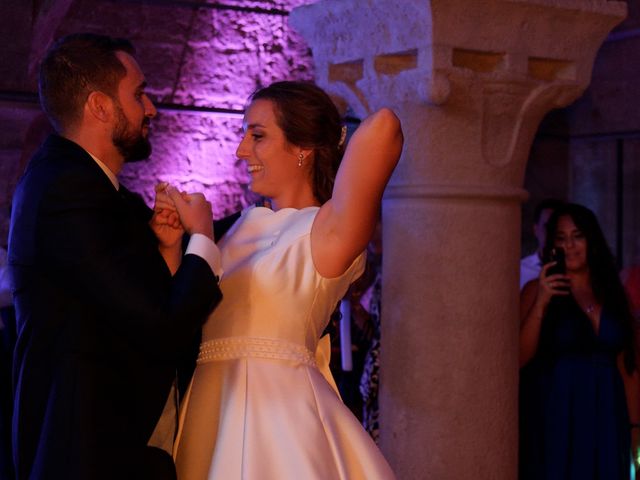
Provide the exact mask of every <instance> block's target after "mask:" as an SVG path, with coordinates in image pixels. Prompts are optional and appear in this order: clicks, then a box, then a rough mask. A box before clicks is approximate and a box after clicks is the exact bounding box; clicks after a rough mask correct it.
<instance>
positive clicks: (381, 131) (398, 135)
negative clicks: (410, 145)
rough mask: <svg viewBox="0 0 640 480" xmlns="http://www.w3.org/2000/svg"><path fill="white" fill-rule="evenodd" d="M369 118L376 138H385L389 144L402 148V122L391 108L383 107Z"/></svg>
mask: <svg viewBox="0 0 640 480" xmlns="http://www.w3.org/2000/svg"><path fill="white" fill-rule="evenodd" d="M369 118H370V125H371V130H372V131H374V132H375V134H376V136H377V137H378V138H387V139H388V141H389V143H390V144H391V145H393V146H397V147H398V148H399V149H401V148H402V145H403V143H404V135H403V133H402V124H401V123H400V119H399V118H398V116H397V115H396V113H395V112H394V111H393V110H391V109H390V108H386V107H384V108H381V109H380V110H378V111H376V112H375V113H374V114H373V115H371V117H369Z"/></svg>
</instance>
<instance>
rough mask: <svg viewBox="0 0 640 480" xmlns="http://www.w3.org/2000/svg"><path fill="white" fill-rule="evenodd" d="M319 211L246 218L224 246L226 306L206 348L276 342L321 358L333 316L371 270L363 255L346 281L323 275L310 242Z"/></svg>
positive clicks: (252, 212)
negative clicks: (218, 343)
mask: <svg viewBox="0 0 640 480" xmlns="http://www.w3.org/2000/svg"><path fill="white" fill-rule="evenodd" d="M318 210H319V208H318V207H307V208H303V209H301V210H297V209H293V208H285V209H281V210H278V211H276V212H274V211H272V210H270V209H268V208H264V207H249V208H247V209H245V210H244V211H243V212H242V215H241V217H240V218H239V219H238V220H237V221H236V223H235V224H234V225H233V226H232V227H231V229H230V230H229V231H228V232H227V234H226V235H225V237H224V238H223V239H222V240H221V241H220V242H219V247H220V250H221V253H222V267H223V269H224V275H223V277H222V279H221V281H220V288H221V290H222V294H223V300H222V302H221V303H220V305H219V306H218V307H217V308H216V310H215V311H214V312H213V314H212V315H211V316H210V317H209V319H208V321H207V323H206V324H205V326H204V330H203V341H205V342H206V341H209V340H214V339H220V338H228V337H253V338H270V339H278V340H286V341H288V342H291V343H293V344H297V345H303V346H305V347H306V348H307V349H308V350H309V351H311V352H314V351H315V350H316V346H317V343H318V339H319V338H320V335H321V334H322V332H323V330H324V328H325V327H326V325H327V322H328V320H329V317H330V315H331V313H332V312H333V310H334V309H335V307H336V305H337V303H338V302H339V301H340V299H341V298H342V297H343V296H344V294H345V293H346V291H347V289H348V287H349V285H350V283H351V282H353V281H354V280H355V279H356V278H357V277H358V276H360V275H361V274H362V271H363V269H364V264H365V257H364V253H363V254H361V255H359V256H358V257H357V258H356V259H355V260H354V262H353V263H352V265H351V266H350V267H349V268H348V269H347V271H346V272H345V273H344V274H342V275H341V276H339V277H336V278H325V277H323V276H322V275H320V274H319V273H318V271H317V270H316V268H315V265H314V263H313V260H312V258H311V242H310V233H311V227H312V225H313V221H314V219H315V216H316V214H317V213H318Z"/></svg>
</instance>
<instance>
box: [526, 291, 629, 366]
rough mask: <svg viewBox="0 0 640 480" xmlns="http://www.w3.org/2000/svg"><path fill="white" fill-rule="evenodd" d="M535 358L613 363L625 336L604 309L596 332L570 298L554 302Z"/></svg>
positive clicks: (604, 307) (611, 312) (546, 319)
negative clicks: (596, 359)
mask: <svg viewBox="0 0 640 480" xmlns="http://www.w3.org/2000/svg"><path fill="white" fill-rule="evenodd" d="M540 337H541V338H540V347H539V349H538V350H539V356H542V357H547V358H549V359H561V358H563V357H567V356H570V357H575V356H583V357H584V356H593V355H597V356H599V357H601V358H608V359H609V360H610V361H612V362H615V359H616V356H617V355H618V353H620V351H622V349H623V347H624V338H625V332H624V329H623V327H622V325H621V324H620V322H619V321H618V319H617V317H616V315H615V313H614V312H613V311H611V310H610V309H609V308H608V306H607V305H604V306H603V308H602V312H601V314H600V325H599V328H598V331H597V332H596V331H595V330H594V328H593V325H592V324H591V321H590V320H589V317H588V316H587V314H586V313H584V312H583V311H582V309H581V308H580V306H579V305H578V304H577V303H576V301H575V300H574V298H573V297H571V296H568V297H562V298H560V297H557V298H554V299H553V300H552V302H551V304H550V305H549V309H548V312H547V314H546V316H545V319H544V323H543V325H542V330H541V333H540Z"/></svg>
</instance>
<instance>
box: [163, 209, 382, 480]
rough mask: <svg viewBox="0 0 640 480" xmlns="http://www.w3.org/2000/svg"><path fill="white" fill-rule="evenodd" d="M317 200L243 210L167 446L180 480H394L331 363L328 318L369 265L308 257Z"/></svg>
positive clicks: (223, 245)
mask: <svg viewBox="0 0 640 480" xmlns="http://www.w3.org/2000/svg"><path fill="white" fill-rule="evenodd" d="M317 212H318V207H308V208H304V209H302V210H296V209H290V208H288V209H282V210H279V211H277V212H273V211H272V210H269V209H267V208H263V207H250V208H248V209H246V210H245V211H244V212H243V213H242V216H241V217H240V218H239V219H238V220H237V221H236V223H235V224H234V225H233V227H232V228H231V230H230V231H229V232H227V234H226V236H225V238H224V239H223V240H222V241H221V242H220V244H219V246H220V249H221V251H222V266H223V269H224V275H223V278H222V280H221V283H220V287H221V289H222V293H223V300H222V302H221V303H220V305H219V306H218V307H217V308H216V310H215V311H214V312H213V314H212V315H211V317H210V318H209V319H208V320H207V323H206V325H205V326H204V330H203V343H202V345H201V347H200V355H199V357H198V365H197V367H196V370H195V373H194V377H193V380H192V383H191V386H190V388H189V391H188V393H187V395H186V397H185V399H184V402H183V406H182V410H181V414H180V426H179V431H178V438H177V440H176V446H175V449H174V454H175V459H176V466H177V470H178V478H179V480H202V479H215V480H301V479H304V480H314V479H322V480H325V479H327V480H329V479H330V480H334V479H339V480H358V479H368V480H374V479H385V480H386V479H393V478H394V475H393V473H392V472H391V469H390V468H389V465H388V464H387V462H386V461H385V459H384V458H383V456H382V454H381V453H380V451H379V450H378V448H377V447H376V445H375V444H374V443H373V441H372V440H371V438H370V437H369V436H368V434H367V433H366V432H365V430H364V429H363V428H362V426H361V425H360V423H359V422H358V420H357V419H356V418H355V417H354V416H353V415H352V413H351V412H350V411H349V409H348V408H347V407H346V406H345V405H344V404H343V403H342V401H341V400H340V398H339V396H338V394H337V393H336V390H335V384H334V383H333V379H332V378H331V374H330V372H329V369H328V353H329V344H328V339H323V340H321V341H319V339H320V335H321V334H322V332H323V330H324V328H325V327H326V325H327V322H328V319H329V316H330V315H331V313H332V311H333V310H334V308H335V307H336V304H337V303H338V301H339V300H340V299H341V298H342V297H343V296H344V294H345V292H346V290H347V288H348V286H349V284H350V283H351V282H352V281H353V280H355V279H356V278H357V277H358V276H359V275H360V274H361V273H362V270H363V268H364V263H365V262H364V260H365V259H364V254H363V255H361V256H359V257H358V258H357V259H356V260H355V261H354V263H353V264H352V265H351V266H350V268H349V269H348V270H347V272H345V273H344V274H343V275H342V276H340V277H338V278H332V279H327V278H323V277H322V276H321V275H320V274H318V272H317V271H316V270H315V267H314V265H313V261H312V259H311V246H310V231H311V226H312V224H313V219H314V218H315V215H316V213H317Z"/></svg>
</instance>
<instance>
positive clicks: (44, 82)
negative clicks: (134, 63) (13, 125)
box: [38, 33, 135, 131]
mask: <svg viewBox="0 0 640 480" xmlns="http://www.w3.org/2000/svg"><path fill="white" fill-rule="evenodd" d="M118 51H122V52H125V53H128V54H130V55H133V54H134V53H135V51H134V48H133V45H131V43H130V42H129V41H128V40H125V39H122V38H111V37H107V36H105V35H96V34H93V33H76V34H72V35H68V36H66V37H62V38H60V39H59V40H58V41H56V42H55V43H54V44H53V46H52V47H51V48H50V49H49V50H48V51H47V54H46V55H45V57H44V59H43V60H42V63H41V64H40V74H39V79H38V90H39V93H40V103H41V105H42V108H43V110H44V111H45V113H46V114H47V116H48V117H49V120H50V121H51V123H52V124H53V126H54V127H55V129H56V130H58V131H62V130H64V129H66V128H68V127H70V126H71V125H73V124H74V123H75V122H76V121H78V120H79V119H80V117H81V114H82V108H83V105H84V102H86V100H87V97H88V96H89V94H90V93H91V92H93V91H101V92H104V93H105V94H107V95H109V96H110V97H112V98H117V93H118V84H119V83H120V80H122V78H123V77H124V76H125V75H126V74H127V70H126V68H125V66H124V65H123V64H122V62H121V61H120V60H119V59H118V57H116V52H118Z"/></svg>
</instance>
